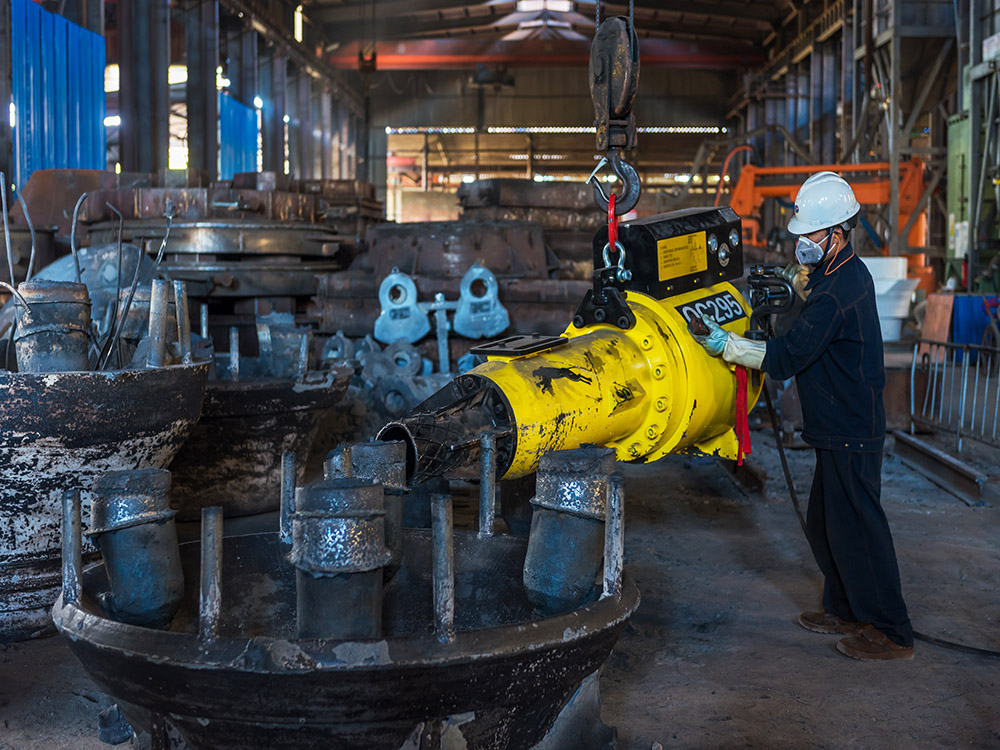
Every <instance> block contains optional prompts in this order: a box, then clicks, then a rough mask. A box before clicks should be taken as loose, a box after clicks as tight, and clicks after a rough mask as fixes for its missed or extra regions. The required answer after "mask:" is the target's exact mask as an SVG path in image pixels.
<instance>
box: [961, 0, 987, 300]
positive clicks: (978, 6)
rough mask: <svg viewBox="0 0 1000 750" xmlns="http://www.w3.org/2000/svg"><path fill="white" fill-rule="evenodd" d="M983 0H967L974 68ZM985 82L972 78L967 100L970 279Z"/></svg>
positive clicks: (974, 268) (975, 262) (975, 253)
mask: <svg viewBox="0 0 1000 750" xmlns="http://www.w3.org/2000/svg"><path fill="white" fill-rule="evenodd" d="M984 5H985V2H984V0H970V2H969V65H970V66H971V68H973V69H974V68H975V67H976V66H977V65H979V64H980V63H981V62H982V61H983V38H984V36H985V35H986V31H987V30H986V29H984V28H983V23H982V19H983V15H984V12H983V10H984ZM987 85H993V79H992V76H987V77H985V78H977V77H975V76H973V77H972V80H971V82H970V90H969V100H968V102H967V105H968V107H969V169H968V178H967V179H968V186H969V191H968V193H967V195H968V196H969V254H968V260H969V264H968V267H969V271H968V274H969V281H970V282H971V281H972V279H974V278H976V274H977V273H978V271H979V229H978V227H979V221H980V215H981V213H982V212H981V210H980V209H981V208H982V205H981V202H980V200H979V195H980V191H981V189H982V185H981V183H982V180H981V175H980V171H981V170H980V166H981V162H982V159H983V158H984V157H985V154H984V153H983V140H984V139H983V130H984V126H985V127H988V126H989V124H990V123H989V122H987V118H990V117H992V116H993V113H992V112H990V113H989V114H988V115H987V116H986V118H984V116H983V110H984V105H986V103H987V102H988V101H992V97H990V96H989V95H988V93H987Z"/></svg>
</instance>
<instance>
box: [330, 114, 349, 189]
mask: <svg viewBox="0 0 1000 750" xmlns="http://www.w3.org/2000/svg"><path fill="white" fill-rule="evenodd" d="M330 106H331V115H332V117H333V123H332V126H331V129H332V141H331V145H330V148H331V151H332V152H333V164H332V170H333V179H335V180H342V179H344V148H345V144H344V111H345V109H344V107H343V105H341V103H340V101H338V100H337V99H336V98H334V99H333V101H332V102H331V105H330Z"/></svg>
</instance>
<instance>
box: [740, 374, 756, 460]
mask: <svg viewBox="0 0 1000 750" xmlns="http://www.w3.org/2000/svg"><path fill="white" fill-rule="evenodd" d="M736 445H737V447H736V465H737V466H742V465H743V456H749V455H750V454H751V453H752V452H753V450H752V449H751V448H750V417H749V415H748V414H747V368H745V367H744V366H743V365H737V366H736Z"/></svg>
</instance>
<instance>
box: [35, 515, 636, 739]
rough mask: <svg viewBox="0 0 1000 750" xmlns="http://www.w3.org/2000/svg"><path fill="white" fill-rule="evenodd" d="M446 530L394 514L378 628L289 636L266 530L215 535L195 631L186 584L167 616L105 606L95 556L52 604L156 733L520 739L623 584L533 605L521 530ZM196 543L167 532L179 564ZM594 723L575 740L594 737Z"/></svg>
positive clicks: (566, 699) (282, 581)
mask: <svg viewBox="0 0 1000 750" xmlns="http://www.w3.org/2000/svg"><path fill="white" fill-rule="evenodd" d="M445 499H447V498H445ZM448 509H449V510H450V506H448ZM446 520H447V521H450V516H448V517H447V518H446ZM445 527H446V528H449V527H450V524H446V526H445ZM449 530H450V528H449ZM449 541H451V538H450V535H449ZM437 542H440V539H439V540H437ZM453 544H454V546H453V547H449V548H448V550H447V551H450V552H452V554H453V556H452V557H450V558H449V557H447V556H444V557H442V556H441V555H440V554H439V551H440V544H439V543H436V542H433V541H432V536H431V534H430V533H429V532H427V531H422V530H407V532H406V538H405V544H404V554H403V560H402V566H401V568H400V571H399V574H398V576H397V579H396V580H395V581H394V582H393V584H392V585H390V586H388V587H386V589H385V599H384V608H383V636H382V638H381V639H373V640H359V641H343V640H324V639H298V638H296V637H295V636H296V634H295V627H296V626H295V619H296V618H295V600H296V595H295V568H293V567H292V566H290V565H284V564H279V563H278V562H277V561H278V560H279V559H280V554H281V547H280V545H279V540H278V537H277V535H275V534H254V535H248V536H238V537H227V538H226V539H225V542H224V544H223V549H222V560H221V569H222V571H224V574H223V575H222V578H221V589H220V593H221V612H220V613H219V618H218V623H217V628H216V629H215V631H214V632H213V633H211V634H210V637H206V635H205V634H202V636H201V637H199V627H198V623H199V609H198V596H197V592H196V591H195V590H194V587H192V586H189V587H188V591H187V594H186V596H185V599H184V601H183V603H182V605H181V608H180V610H179V612H178V614H177V615H176V617H175V618H174V621H173V624H172V627H171V630H170V632H163V631H157V630H152V629H147V628H141V627H136V626H133V625H127V624H122V623H118V622H114V621H112V620H109V619H107V618H106V617H105V616H104V615H103V613H102V610H101V608H100V605H99V601H100V597H101V596H102V594H103V593H104V592H105V591H106V590H107V580H106V575H105V572H104V568H103V566H96V567H94V568H92V569H91V570H88V571H87V572H85V573H83V574H82V582H81V586H79V587H74V586H73V585H72V575H70V576H69V580H70V584H69V585H68V586H67V592H68V593H67V595H66V596H65V597H64V598H63V599H61V600H60V601H59V602H57V604H56V606H55V608H54V610H53V616H54V619H55V622H56V624H57V627H58V628H59V629H60V631H61V632H62V633H63V634H64V636H65V637H66V638H67V640H68V643H69V645H70V648H71V650H72V651H73V652H74V654H75V655H76V656H77V657H78V658H79V659H80V660H81V662H82V663H83V665H84V666H85V668H86V669H87V671H88V672H89V673H90V675H91V676H92V677H93V679H94V680H95V681H96V682H97V684H98V685H99V686H100V687H101V689H103V690H104V691H106V692H107V693H108V694H110V695H111V696H112V697H113V698H115V699H116V700H117V701H118V702H119V706H120V707H121V708H122V710H123V711H124V712H125V714H126V716H127V717H128V719H129V721H130V722H131V723H132V726H133V727H134V728H135V729H136V730H137V731H141V730H146V731H154V732H157V733H165V731H166V730H165V725H170V727H172V729H173V730H176V732H178V733H179V735H180V736H181V737H182V738H183V744H180V745H174V747H183V748H185V749H190V750H208V749H209V748H211V749H212V750H236V749H237V748H239V749H240V750H248V749H252V748H265V747H266V748H269V749H272V750H279V749H281V748H302V747H336V748H345V749H347V750H351V749H353V748H358V749H360V748H365V750H372V749H376V748H386V749H387V750H398V749H399V748H418V747H439V746H440V745H439V744H436V743H435V742H434V741H431V743H430V744H419V743H420V739H419V738H420V737H421V736H423V737H425V738H426V737H435V738H436V737H440V732H441V730H442V728H444V727H448V728H449V730H450V732H455V733H456V734H460V735H461V737H462V739H463V740H464V742H465V743H466V745H465V746H466V747H468V748H469V749H470V750H484V749H486V748H490V749H495V750H500V749H501V748H530V747H532V746H534V745H535V744H536V743H538V742H539V741H540V740H542V739H543V737H544V736H545V735H546V733H547V732H548V731H549V729H550V727H552V726H553V723H554V722H556V721H557V716H558V715H559V714H560V711H561V710H562V709H563V708H564V706H566V705H567V703H572V701H571V700H570V699H571V697H572V696H574V693H576V692H577V690H578V687H579V686H580V685H581V683H582V682H584V681H585V680H586V678H588V676H589V675H593V674H594V673H595V671H596V670H597V669H598V668H599V667H600V665H601V664H602V663H603V662H604V660H605V659H606V658H607V657H608V655H609V654H610V652H611V649H612V647H613V646H614V643H615V641H616V640H617V638H618V637H619V635H620V633H621V631H622V629H623V628H624V626H625V623H626V621H627V620H628V618H629V617H630V616H631V614H632V613H633V612H634V611H635V608H636V607H637V606H638V600H639V597H638V592H637V590H636V588H635V585H634V583H633V582H632V581H631V579H630V578H629V577H628V576H627V575H625V576H624V578H622V577H621V570H620V568H618V578H617V585H616V586H613V587H612V588H609V589H608V594H609V595H608V596H605V597H604V598H601V599H599V600H597V601H595V602H592V603H591V604H588V605H587V606H585V607H582V608H580V609H578V610H576V611H573V612H569V613H566V614H563V615H559V616H556V617H549V618H538V617H536V616H533V614H532V605H531V603H530V602H529V601H528V599H527V598H526V596H525V594H524V591H523V589H522V587H521V580H520V579H521V571H522V566H523V564H524V558H525V541H524V540H521V539H515V538H511V537H488V538H478V537H477V536H476V534H474V533H473V532H457V533H456V534H455V536H454V539H453ZM200 553H201V545H200V544H199V543H196V542H192V543H188V544H184V545H182V546H181V557H182V561H183V563H184V569H185V577H186V578H187V579H188V580H197V577H198V565H199V562H198V560H199V555H200ZM609 553H610V551H609ZM617 559H619V560H620V552H619V556H618V558H617ZM449 561H453V571H454V574H453V575H454V578H453V582H454V585H453V588H452V591H453V592H454V597H453V598H452V599H451V604H452V610H451V611H452V613H453V622H452V623H451V624H452V635H451V636H450V637H442V636H447V635H448V634H447V632H443V631H441V630H440V629H439V631H438V632H437V633H435V632H429V629H430V626H431V623H435V622H438V623H439V624H440V623H441V621H442V617H441V616H440V613H441V612H442V611H443V612H444V618H443V619H444V620H445V621H447V610H443V609H442V608H441V607H440V606H437V607H435V604H434V603H435V601H436V597H435V592H440V591H442V589H439V588H438V587H437V586H436V585H435V584H436V583H437V582H438V581H436V580H435V576H434V574H433V573H432V570H434V569H435V568H436V569H438V570H439V571H440V569H441V568H440V566H439V565H436V563H442V562H443V563H445V565H444V567H445V569H447V568H448V565H447V563H448V562H449ZM443 590H445V591H446V589H443ZM437 599H438V600H439V599H440V596H439V597H437ZM439 603H440V602H439ZM436 614H438V615H439V616H437V617H436V616H435V615H436ZM588 684H592V683H588ZM578 699H579V698H578V697H577V698H575V699H574V700H578ZM599 728H600V729H601V730H603V731H602V732H597V731H595V732H594V734H593V736H591V737H589V738H587V740H585V743H584V745H582V746H585V747H599V746H600V747H604V746H607V744H606V743H607V739H608V738H607V731H608V730H607V729H606V728H604V727H599ZM456 730H457V731H456ZM450 732H449V733H450ZM159 736H162V735H159Z"/></svg>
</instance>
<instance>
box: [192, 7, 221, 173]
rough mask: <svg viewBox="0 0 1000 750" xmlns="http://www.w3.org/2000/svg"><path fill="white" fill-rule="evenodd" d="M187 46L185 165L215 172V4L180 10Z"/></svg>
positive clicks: (217, 149)
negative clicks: (186, 154) (186, 139)
mask: <svg viewBox="0 0 1000 750" xmlns="http://www.w3.org/2000/svg"><path fill="white" fill-rule="evenodd" d="M184 35H185V40H184V41H185V47H186V49H187V68H188V77H187V113H188V167H189V168H191V169H200V170H204V172H205V173H207V175H208V179H209V180H214V179H216V177H217V175H218V173H219V135H218V128H219V96H218V89H217V87H216V69H217V68H218V66H219V4H218V2H217V0H200V1H199V2H197V3H195V4H194V5H193V6H192V7H191V9H190V10H188V11H186V12H185V13H184Z"/></svg>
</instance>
